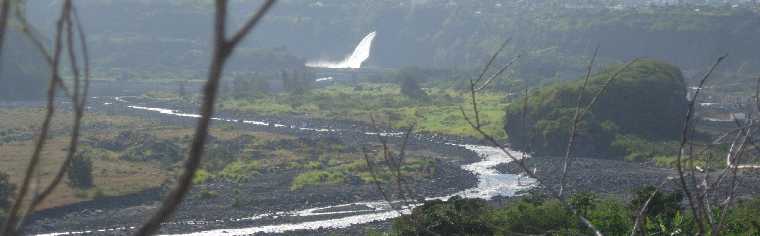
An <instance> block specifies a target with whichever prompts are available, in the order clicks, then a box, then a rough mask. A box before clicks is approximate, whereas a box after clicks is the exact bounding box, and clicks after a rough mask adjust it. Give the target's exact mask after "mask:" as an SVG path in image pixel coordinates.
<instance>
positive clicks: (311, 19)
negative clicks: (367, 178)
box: [27, 0, 760, 82]
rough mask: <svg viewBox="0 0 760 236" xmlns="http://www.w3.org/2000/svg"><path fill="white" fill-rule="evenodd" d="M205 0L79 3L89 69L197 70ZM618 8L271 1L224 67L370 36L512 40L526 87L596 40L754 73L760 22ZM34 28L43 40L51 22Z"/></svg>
mask: <svg viewBox="0 0 760 236" xmlns="http://www.w3.org/2000/svg"><path fill="white" fill-rule="evenodd" d="M53 2H55V1H54V0H40V1H28V3H27V7H28V12H29V14H30V19H32V20H34V19H46V17H42V16H52V15H56V13H57V12H56V10H57V9H58V8H57V6H56V3H53ZM200 2H206V3H203V4H202V3H200ZM208 2H209V1H113V0H93V1H86V2H83V3H80V4H79V6H80V7H81V8H82V10H81V12H82V18H83V19H109V20H107V21H105V20H90V21H88V22H87V24H86V26H87V32H88V34H89V36H90V37H88V39H89V40H90V46H91V49H92V50H91V52H92V53H93V62H94V63H95V69H96V71H110V70H111V69H114V68H128V69H131V70H151V71H155V72H159V71H164V70H166V69H174V71H176V70H177V69H183V70H197V68H204V66H205V64H206V63H207V62H206V60H205V58H208V56H209V55H210V53H211V52H210V51H209V49H208V47H207V45H208V40H209V39H210V37H209V35H210V32H209V31H208V29H210V28H211V25H210V23H211V20H210V18H211V11H212V9H213V8H212V7H210V5H209V3H208ZM573 2H575V3H573ZM617 2H618V1H595V2H594V3H590V2H589V1H557V0H535V1H505V0H484V1H448V0H425V1H408V0H389V1H376V0H360V1H357V0H332V1H316V0H310V1H302V0H290V1H280V3H279V4H278V6H277V7H276V8H275V9H273V11H272V12H271V14H270V15H268V16H267V18H266V19H265V22H264V24H262V25H261V27H259V28H257V29H256V32H255V36H254V37H251V38H250V39H249V40H247V42H245V44H243V45H241V46H242V48H240V50H238V53H237V54H236V55H235V58H233V60H231V61H230V65H229V69H230V70H231V71H237V70H270V69H279V67H289V66H293V65H303V62H304V61H308V60H320V59H329V60H339V59H342V58H343V57H345V56H346V55H347V54H349V53H350V52H351V50H353V48H354V47H355V46H356V44H357V43H358V42H359V41H360V40H361V39H362V37H364V36H365V35H367V34H368V33H369V32H373V31H376V32H377V38H376V40H375V45H374V46H373V52H372V56H371V57H370V61H368V62H367V65H369V66H371V67H386V68H387V67H395V68H397V67H402V66H410V65H416V66H424V67H439V68H448V67H465V68H467V67H480V66H481V65H482V64H483V61H484V60H485V59H486V58H488V55H490V54H491V53H492V52H493V50H494V49H495V48H496V47H498V45H499V43H500V42H502V41H503V40H504V38H505V37H511V38H512V39H513V40H512V43H511V44H510V45H509V47H508V48H507V51H506V52H505V55H509V56H513V55H516V54H518V53H519V54H523V59H521V61H520V63H519V64H518V65H517V66H516V68H515V70H516V72H518V74H520V75H523V76H522V77H525V78H530V80H526V81H531V82H533V81H537V80H544V79H549V78H551V79H562V77H563V76H566V74H565V72H568V71H577V69H578V68H580V67H582V64H583V60H582V59H580V58H578V57H577V55H579V54H584V55H585V54H586V53H587V52H588V49H589V46H590V44H595V43H599V44H600V45H601V46H602V52H603V53H602V54H601V55H602V56H603V57H604V58H607V59H612V60H622V59H628V58H631V57H640V56H647V57H653V58H658V59H662V60H667V61H671V62H673V63H674V64H676V65H679V66H682V67H684V68H697V67H701V66H704V65H705V64H708V63H709V62H710V61H712V60H713V59H714V57H715V56H716V54H717V53H729V54H730V55H731V56H732V59H734V60H735V61H736V62H747V63H749V66H748V67H747V68H748V70H753V69H752V68H758V67H757V66H753V65H758V64H759V63H760V61H758V59H757V57H756V55H757V52H755V51H753V50H746V49H747V48H754V45H753V42H756V41H758V40H760V31H758V30H757V29H756V28H755V27H753V26H754V25H757V23H758V21H760V17H759V16H758V14H757V13H756V12H755V11H752V10H751V9H749V8H748V7H745V6H742V7H737V8H732V7H731V6H730V5H719V6H698V7H697V6H692V5H670V6H648V5H647V4H637V5H639V6H637V7H635V8H634V7H625V8H615V7H613V6H614V5H616V4H617ZM629 2H630V1H629ZM639 2H644V1H639ZM646 2H648V1H646ZM233 3H234V5H235V9H236V10H235V11H234V12H232V13H231V16H230V18H231V21H232V22H235V23H239V21H240V20H241V19H242V18H243V17H246V16H247V15H248V14H250V12H251V11H252V10H253V9H255V7H256V6H257V4H258V1H246V0H242V1H233ZM588 6H591V7H588ZM695 8H698V9H699V11H695ZM33 23H35V24H36V25H44V26H48V27H47V28H46V30H47V32H48V33H50V32H52V29H53V28H52V27H50V26H51V25H50V24H49V22H33ZM115 29H118V30H115ZM167 29H172V30H167ZM621 45H624V46H621ZM291 54H292V55H291ZM293 55H295V56H293ZM297 57H300V58H303V59H299V58H297ZM729 63H731V62H729ZM565 78H567V77H565Z"/></svg>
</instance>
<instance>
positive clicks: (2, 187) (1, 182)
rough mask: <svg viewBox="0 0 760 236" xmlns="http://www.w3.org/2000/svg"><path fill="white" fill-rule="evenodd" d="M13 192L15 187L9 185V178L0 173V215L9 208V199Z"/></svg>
mask: <svg viewBox="0 0 760 236" xmlns="http://www.w3.org/2000/svg"><path fill="white" fill-rule="evenodd" d="M15 191H16V186H14V185H13V184H11V183H10V177H9V176H8V175H7V174H5V173H2V172H0V215H2V214H1V213H2V211H3V209H7V208H8V207H10V205H11V201H10V199H11V197H12V195H13V193H14V192H15ZM0 217H2V216H0Z"/></svg>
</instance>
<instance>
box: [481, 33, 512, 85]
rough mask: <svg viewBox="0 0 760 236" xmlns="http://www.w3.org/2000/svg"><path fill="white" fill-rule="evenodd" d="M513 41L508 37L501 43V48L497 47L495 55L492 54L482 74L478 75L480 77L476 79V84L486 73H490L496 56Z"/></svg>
mask: <svg viewBox="0 0 760 236" xmlns="http://www.w3.org/2000/svg"><path fill="white" fill-rule="evenodd" d="M511 41H512V38H507V39H506V40H504V42H502V43H501V46H499V49H497V50H496V52H495V53H494V54H493V55H491V59H489V60H488V63H486V66H485V67H483V70H482V71H480V75H478V79H477V80H475V84H477V83H480V81H481V80H483V78H484V77H485V76H486V73H488V70H490V69H491V65H493V63H494V62H495V61H496V58H498V57H499V55H500V54H501V52H502V51H504V48H506V47H507V45H508V44H509V42H511Z"/></svg>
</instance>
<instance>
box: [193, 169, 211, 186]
mask: <svg viewBox="0 0 760 236" xmlns="http://www.w3.org/2000/svg"><path fill="white" fill-rule="evenodd" d="M209 178H211V174H209V173H208V171H206V170H204V169H200V170H197V171H195V175H194V176H193V184H194V185H198V184H203V183H206V181H208V179H209Z"/></svg>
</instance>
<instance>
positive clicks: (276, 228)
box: [40, 97, 535, 236]
mask: <svg viewBox="0 0 760 236" xmlns="http://www.w3.org/2000/svg"><path fill="white" fill-rule="evenodd" d="M116 101H117V102H119V103H122V104H124V103H127V101H126V100H124V99H122V98H118V97H117V98H116ZM125 105H126V104H125ZM128 107H129V108H131V109H136V110H143V111H148V112H158V113H161V114H165V115H170V116H176V117H190V118H198V117H200V116H199V115H197V114H190V113H183V112H180V111H176V110H171V109H164V108H153V107H142V106H131V105H129V106H128ZM213 119H214V120H217V121H223V122H240V123H245V124H249V125H255V126H274V127H280V128H289V129H300V130H306V131H313V132H340V131H342V130H336V129H322V128H317V127H294V126H287V125H283V124H274V123H268V122H264V121H250V120H237V119H226V118H213ZM365 134H367V135H381V136H398V137H400V136H401V135H403V134H402V133H365ZM447 145H453V146H458V147H462V148H465V149H467V150H470V151H473V152H475V153H477V154H478V155H479V156H480V157H481V158H482V160H481V161H479V162H475V163H472V164H468V165H464V166H462V169H464V170H466V171H470V172H472V173H473V174H475V175H476V176H477V178H478V185H477V186H475V187H472V188H469V189H465V190H462V191H460V192H458V193H455V194H452V195H446V196H429V197H427V198H426V199H427V200H435V199H439V200H444V201H445V200H448V199H449V198H451V197H453V196H461V197H464V198H480V199H486V200H490V199H492V198H494V197H498V196H514V195H515V194H517V192H518V191H521V190H526V189H528V188H531V187H533V186H534V185H535V180H533V179H529V178H526V177H522V176H519V175H513V174H502V173H499V171H497V170H495V169H494V167H496V166H497V165H499V164H503V163H509V162H511V161H512V159H510V157H509V156H508V155H507V154H506V153H504V152H502V151H501V150H500V149H499V148H496V147H489V146H480V145H463V144H453V143H447ZM510 154H512V155H513V156H515V157H523V154H522V153H519V152H517V151H511V150H510ZM523 158H524V157H523ZM394 205H398V204H397V203H394ZM417 206H418V205H412V206H408V207H407V209H405V210H402V211H397V210H394V209H393V208H392V207H391V206H390V204H388V203H387V202H386V201H372V202H356V203H350V204H342V205H335V206H327V207H318V208H310V209H303V210H295V211H288V212H273V213H264V214H258V215H253V216H250V217H245V218H238V219H217V220H215V221H200V220H199V221H189V222H179V223H177V222H175V223H167V224H185V225H203V224H209V223H225V222H242V221H246V222H251V225H255V224H256V222H257V221H260V220H267V222H271V221H272V220H274V219H278V218H282V217H309V216H323V217H325V218H327V219H321V220H311V221H309V220H306V221H303V222H300V223H287V224H265V225H259V226H254V227H247V228H245V227H243V228H229V229H214V230H208V231H199V232H192V233H185V234H173V235H178V236H205V235H251V234H256V233H286V232H290V231H298V230H317V229H339V228H347V227H350V226H352V225H359V224H367V223H372V222H377V221H383V220H388V219H392V218H395V217H398V216H399V215H400V213H403V214H408V213H409V210H411V209H412V208H414V207H417ZM330 216H332V217H330ZM132 229H134V227H120V228H112V229H101V230H94V231H81V232H62V233H61V232H59V233H50V234H40V235H45V236H58V235H76V234H91V233H108V232H123V231H125V230H132Z"/></svg>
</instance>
